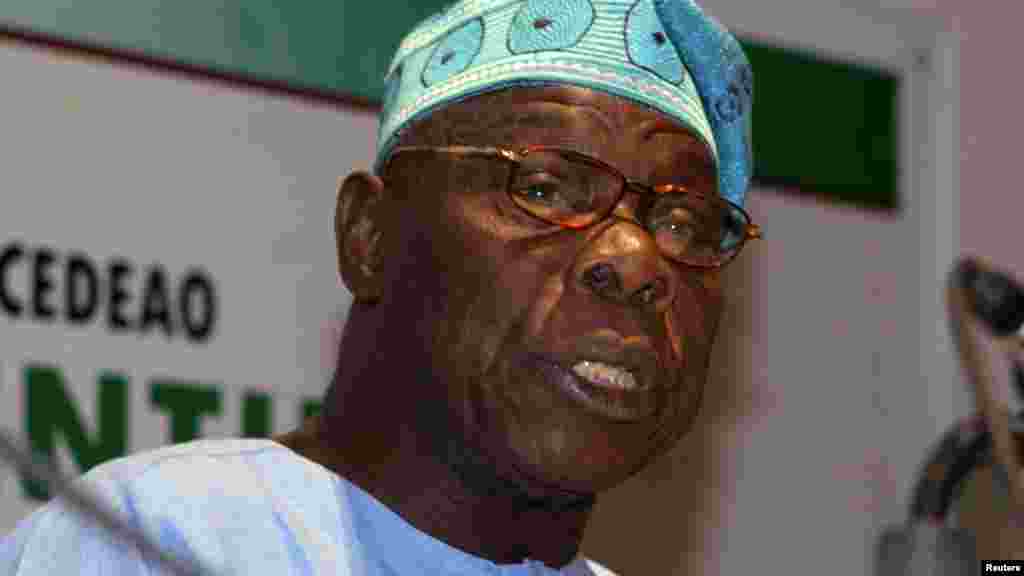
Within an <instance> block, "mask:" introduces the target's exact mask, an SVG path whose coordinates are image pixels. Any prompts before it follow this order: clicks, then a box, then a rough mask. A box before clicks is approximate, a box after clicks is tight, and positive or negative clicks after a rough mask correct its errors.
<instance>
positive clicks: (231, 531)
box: [0, 439, 613, 576]
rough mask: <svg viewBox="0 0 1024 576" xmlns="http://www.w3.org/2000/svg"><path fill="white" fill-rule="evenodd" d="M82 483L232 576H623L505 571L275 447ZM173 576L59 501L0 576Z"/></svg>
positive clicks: (164, 541)
mask: <svg viewBox="0 0 1024 576" xmlns="http://www.w3.org/2000/svg"><path fill="white" fill-rule="evenodd" d="M78 482H79V483H83V484H85V485H86V486H87V487H88V488H89V489H91V490H92V491H94V492H98V493H99V494H100V495H101V496H102V497H103V498H104V499H105V500H106V501H107V502H109V503H110V504H111V505H112V506H114V507H115V508H116V509H117V510H118V511H119V512H120V513H121V514H122V515H123V516H124V517H125V518H127V519H128V520H129V521H130V523H131V524H132V525H134V526H137V527H141V528H142V529H143V530H145V531H146V532H148V533H149V534H151V535H152V536H153V538H154V539H155V540H156V541H158V542H159V543H160V545H161V546H163V547H165V549H167V550H168V551H169V552H171V553H173V554H177V555H182V556H184V557H190V558H198V559H199V560H201V561H203V562H204V563H205V564H206V565H208V566H210V567H212V568H214V569H215V570H218V572H219V573H220V574H224V575H225V576H232V575H246V576H251V575H261V574H267V575H272V576H286V575H296V576H298V575H339V576H340V575H344V576H406V575H409V576H411V575H423V574H439V575H440V574H444V575H459V576H470V575H477V574H494V575H503V576H516V575H522V576H540V575H557V574H561V575H563V576H613V575H612V574H611V572H609V571H607V570H606V569H605V568H603V567H601V566H599V565H597V564H595V563H593V562H591V561H588V560H584V559H579V560H577V561H576V562H574V563H573V564H571V565H570V566H567V567H565V568H563V569H562V570H561V571H556V570H552V569H550V568H548V567H546V566H544V565H543V564H541V563H539V562H529V561H528V562H524V563H522V564H514V565H498V564H494V563H493V562H490V561H488V560H485V559H483V558H479V557H476V556H472V555H470V554H467V553H465V552H462V551H460V550H457V549H455V548H452V547H451V546H448V545H447V544H445V543H444V542H442V541H440V540H437V539H436V538H433V537H431V536H429V535H428V534H426V533H424V532H421V531H419V530H417V529H416V528H414V527H413V526H412V525H410V524H409V523H407V522H406V521H405V520H403V519H402V518H401V517H400V516H398V515H397V514H395V513H393V512H391V511H390V510H389V509H388V508H386V507H385V506H384V505H383V504H381V503H380V502H378V501H377V500H375V499H374V498H373V497H372V496H370V495H369V494H367V493H366V492H364V491H363V490H361V489H359V488H358V487H356V486H355V485H353V484H351V483H349V482H348V481H346V480H344V479H343V478H341V477H339V476H337V475H335V474H333V473H331V472H329V471H328V470H327V469H325V468H323V467H322V466H320V465H318V464H316V463H314V462H312V461H309V460H306V459H305V458H302V457H300V456H298V455H297V454H295V453H294V452H292V451H291V450H289V449H288V448H285V447H284V446H282V445H280V444H277V443H276V442H273V441H271V440H258V439H230V440H200V441H196V442H190V443H187V444H179V445H175V446H170V447H167V448H162V449H159V450H154V451H151V452H145V453H142V454H137V455H134V456H129V457H127V458H121V459H118V460H114V461H111V462H108V463H106V464H104V465H102V466H99V467H97V468H95V469H93V470H92V471H90V472H89V473H88V474H86V475H85V476H83V477H82V478H81V479H80V480H78ZM54 574H79V575H82V576H99V575H104V576H107V575H136V574H139V575H142V574H146V575H151V574H163V572H158V571H157V570H156V569H155V568H154V567H153V566H151V565H147V564H146V562H145V561H143V560H142V559H141V558H140V556H139V554H138V552H137V551H135V550H134V549H132V548H129V547H125V546H122V545H120V544H117V543H115V542H114V541H113V540H112V539H111V537H109V536H108V535H107V534H105V533H104V532H103V531H102V529H100V528H98V527H96V526H95V525H93V524H92V523H91V522H89V521H87V520H83V519H82V518H80V517H78V516H76V515H75V514H74V513H72V512H70V511H69V510H68V508H66V507H65V506H63V505H62V504H61V501H60V500H55V501H53V502H51V503H49V504H47V505H46V506H43V507H42V508H40V509H39V510H37V511H36V512H35V513H33V514H32V515H30V516H28V517H27V518H25V519H24V520H23V521H22V522H21V523H20V524H19V525H18V527H17V528H16V529H15V531H14V532H13V533H12V534H11V535H10V536H8V537H6V538H5V539H4V540H0V575H4V576H44V575H45V576H51V575H54Z"/></svg>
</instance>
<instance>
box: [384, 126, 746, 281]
mask: <svg viewBox="0 0 1024 576" xmlns="http://www.w3.org/2000/svg"><path fill="white" fill-rule="evenodd" d="M545 151H551V152H558V153H560V154H566V155H568V156H570V157H573V158H576V159H578V160H581V161H583V162H585V163H587V164H591V165H593V166H596V167H598V168H602V169H604V170H607V171H608V172H610V173H612V174H614V175H616V176H618V177H619V179H620V180H621V181H622V186H621V188H620V190H619V194H618V196H617V197H616V198H615V201H614V202H612V203H611V204H610V205H609V208H608V209H607V211H606V212H604V213H602V214H599V215H598V216H596V217H595V218H594V221H593V222H590V223H588V224H586V225H583V226H578V227H576V226H567V225H565V224H564V223H561V222H552V221H550V220H548V219H546V218H542V217H540V216H538V215H536V214H534V213H532V212H530V211H529V210H527V209H525V208H523V207H522V206H520V205H519V203H518V202H516V201H515V200H514V199H512V203H513V204H515V205H516V207H517V208H518V209H520V210H522V211H523V212H525V213H526V214H529V215H530V216H531V217H533V218H537V219H539V220H542V221H544V222H548V223H550V224H554V225H556V226H561V227H562V228H563V229H566V230H583V229H586V228H589V227H590V226H593V225H595V224H597V223H599V222H603V221H604V220H606V219H607V218H608V217H609V216H610V215H611V214H612V213H613V212H614V211H615V206H617V205H618V204H619V202H621V201H622V198H623V197H624V196H625V195H626V192H627V190H628V191H630V192H632V193H634V194H639V195H641V196H647V197H651V196H655V197H656V196H660V195H663V194H669V193H681V194H686V195H691V196H693V195H695V196H700V197H705V196H706V194H705V193H704V192H701V191H699V190H692V189H690V188H687V187H686V186H682V185H679V184H655V185H652V184H647V183H645V182H638V181H636V180H631V179H629V178H627V177H626V175H625V174H623V173H622V171H620V170H619V169H618V168H616V167H614V166H612V165H611V164H608V163H607V162H605V161H603V160H600V159H598V158H594V157H593V156H589V155H587V154H584V153H582V152H577V151H576V150H572V149H570V148H564V147H560V146H547V145H534V146H527V147H525V148H521V149H520V150H519V151H518V152H516V151H513V150H509V149H507V148H497V147H481V146H399V147H396V148H395V149H394V150H392V151H391V154H390V155H389V156H388V159H387V160H386V161H385V163H384V165H383V166H382V167H381V170H380V174H381V177H382V178H385V177H386V175H387V173H388V171H389V169H390V168H391V165H392V163H393V161H394V159H395V157H396V156H399V155H401V154H408V153H415V152H421V153H422V152H431V153H440V154H451V155H455V156H480V157H488V158H498V159H501V160H505V161H506V162H509V163H511V164H515V165H516V166H518V165H519V164H520V162H522V160H523V158H524V157H525V156H527V155H528V154H532V153H535V152H545ZM512 175H513V173H509V178H510V179H511V177H512ZM510 183H511V182H510ZM510 189H511V186H510V185H506V186H505V194H508V195H510V196H511V190H510ZM717 199H718V200H719V201H721V202H725V203H726V204H728V205H729V206H730V207H732V209H734V210H736V211H738V212H739V213H740V214H742V215H743V217H744V218H745V219H746V222H747V225H746V229H745V230H744V231H743V238H742V239H741V240H740V241H739V244H738V245H737V246H736V248H735V249H734V250H733V251H732V253H731V254H729V256H728V257H727V258H724V259H722V260H719V261H718V262H715V263H714V264H694V263H691V262H686V261H681V260H676V259H674V258H670V260H672V261H673V262H677V263H679V264H682V265H684V266H691V267H694V268H702V269H718V268H722V267H723V266H725V265H726V264H728V263H729V262H731V261H732V260H733V259H735V258H736V256H737V255H739V253H740V252H741V251H742V250H743V248H744V247H746V244H747V242H749V241H750V240H759V239H762V238H764V233H763V232H762V230H761V226H759V225H757V224H754V223H753V220H752V219H751V217H750V214H749V213H748V212H747V211H746V210H744V209H743V208H742V207H741V206H739V205H738V204H736V203H735V202H731V201H729V200H727V199H725V198H722V197H720V196H717ZM641 227H643V228H644V229H645V230H646V227H645V226H641Z"/></svg>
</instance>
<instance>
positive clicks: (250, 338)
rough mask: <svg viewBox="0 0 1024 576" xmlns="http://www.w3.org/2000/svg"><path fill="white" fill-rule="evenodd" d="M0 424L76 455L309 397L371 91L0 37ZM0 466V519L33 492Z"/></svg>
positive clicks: (302, 406)
mask: <svg viewBox="0 0 1024 576" xmlns="http://www.w3.org/2000/svg"><path fill="white" fill-rule="evenodd" d="M0 77H2V78H3V87H4V89H3V105H2V106H0V126H2V127H3V128H2V131H0V167H2V169H0V197H2V198H3V207H2V208H0V399H2V402H0V425H3V426H4V427H5V428H8V429H10V430H12V431H13V432H14V433H15V434H16V435H17V436H18V437H19V438H20V440H21V441H22V443H23V444H24V445H26V446H30V447H31V448H32V449H33V450H34V451H36V452H38V453H42V454H45V455H47V456H50V457H52V458H54V459H55V461H56V462H57V463H58V464H59V465H60V467H61V470H62V472H64V473H65V474H68V475H78V474H81V473H82V472H83V471H85V470H87V469H89V468H90V467H92V466H95V465H97V464H99V463H101V462H103V461H106V460H109V459H111V458H116V457H119V456H124V455H127V454H130V453H134V452H138V451H141V450H146V449H150V448H155V447H158V446H161V445H164V444H168V443H171V442H182V441H187V440H191V439H194V438H197V437H218V436H266V435H270V434H274V433H278V432H282V431H285V430H288V429H290V428H292V427H294V426H295V425H296V424H297V423H298V422H299V421H300V420H301V418H302V417H303V415H304V414H308V413H310V411H313V410H315V409H316V408H317V407H318V403H319V399H320V398H321V396H322V394H323V393H324V391H325V390H326V385H327V382H328V380H329V378H330V375H331V371H332V369H333V362H334V360H333V357H334V353H335V350H336V348H335V346H336V341H337V336H338V330H339V329H340V325H341V323H342V322H343V320H344V317H345V314H346V313H347V309H348V305H349V303H350V299H351V297H350V295H349V294H348V293H347V291H346V290H345V289H344V287H343V285H342V283H341V281H340V279H339V277H338V274H337V267H336V257H335V245H334V238H333V214H334V206H335V200H336V191H337V187H338V183H339V178H341V177H344V176H345V175H346V174H347V173H348V172H349V171H351V170H352V169H354V168H359V169H362V168H367V167H369V166H370V162H371V160H372V154H373V148H374V146H373V145H374V137H375V130H376V125H375V118H374V116H373V114H372V113H370V112H368V111H361V110H353V109H346V108H343V107H341V106H336V105H330V104H324V103H319V102H315V101H313V100H311V99H302V98H296V97H287V96H281V95H274V94H271V93H269V92H267V91H260V90H255V89H247V88H245V87H243V86H239V85H235V84H228V83H224V82H219V81H214V80H212V79H204V78H201V77H192V76H183V75H181V74H178V73H171V72H168V71H162V70H160V69H156V68H152V67H144V66H138V65H127V64H124V63H119V62H116V61H108V60H100V59H97V58H95V57H86V56H83V55H80V54H78V53H73V52H69V51H67V50H58V49H54V48H43V47H39V46H35V45H31V46H30V45H28V44H25V43H21V42H18V41H13V40H3V41H0ZM48 496H49V495H48V494H47V492H46V490H45V489H44V488H43V487H42V486H37V485H33V484H32V483H30V482H27V481H25V480H24V479H23V478H21V477H20V476H19V475H18V474H16V473H14V472H13V471H12V470H10V469H9V468H2V469H0V534H4V533H7V532H8V531H9V530H10V529H12V528H13V527H14V526H15V524H16V522H17V521H18V520H19V519H21V518H22V517H24V516H25V515H26V514H27V513H28V512H29V511H31V510H32V509H33V508H34V507H36V506H38V505H39V504H40V503H41V502H43V501H45V499H46V498H48Z"/></svg>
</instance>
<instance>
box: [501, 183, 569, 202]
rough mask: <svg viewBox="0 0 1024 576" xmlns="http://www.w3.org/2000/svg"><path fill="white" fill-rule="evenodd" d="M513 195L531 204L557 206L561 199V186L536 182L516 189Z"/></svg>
mask: <svg viewBox="0 0 1024 576" xmlns="http://www.w3.org/2000/svg"><path fill="white" fill-rule="evenodd" d="M512 193H513V194H515V195H516V196H519V197H520V198H522V199H523V200H527V201H529V202H539V203H542V204H555V203H556V202H558V201H559V200H560V198H561V196H560V194H559V185H558V184H556V183H554V182H534V183H530V184H526V185H524V186H522V187H519V188H516V189H515V190H513V191H512Z"/></svg>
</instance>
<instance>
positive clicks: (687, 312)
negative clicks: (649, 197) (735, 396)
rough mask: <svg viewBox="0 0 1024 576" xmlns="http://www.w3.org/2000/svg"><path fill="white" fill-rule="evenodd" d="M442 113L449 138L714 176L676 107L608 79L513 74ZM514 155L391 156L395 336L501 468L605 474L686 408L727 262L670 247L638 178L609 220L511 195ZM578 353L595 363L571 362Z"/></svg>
mask: <svg viewBox="0 0 1024 576" xmlns="http://www.w3.org/2000/svg"><path fill="white" fill-rule="evenodd" d="M445 119H446V121H449V122H456V123H466V124H469V125H471V126H470V128H471V129H467V130H466V131H465V133H460V135H459V136H458V142H456V143H457V144H461V145H472V146H496V147H503V148H508V149H511V150H516V151H518V150H521V149H522V148H524V147H527V146H532V145H554V146H561V147H566V148H570V149H574V150H577V151H579V152H583V153H586V154H589V155H591V156H594V157H596V158H599V159H601V160H604V161H605V162H607V163H609V164H610V165H612V166H614V167H615V168H617V169H619V170H620V171H621V172H622V173H624V174H625V175H626V176H627V177H628V178H630V179H633V180H636V181H639V182H645V183H649V184H667V183H674V184H683V185H686V186H688V187H690V188H692V189H698V190H703V191H705V192H707V193H713V192H714V191H715V189H716V181H717V176H716V173H715V170H714V165H713V162H712V160H711V155H710V153H709V151H708V150H707V149H706V147H705V146H704V145H703V144H702V143H700V142H699V141H698V140H697V139H696V138H695V137H694V136H693V135H692V134H691V133H690V132H689V131H687V130H686V129H684V128H683V127H682V125H681V124H679V123H677V122H675V121H673V120H671V119H669V118H668V117H666V116H664V115H661V114H660V113H657V112H655V111H652V110H650V109H647V108H644V107H642V106H639V105H634V104H632V103H630V102H628V101H625V100H622V99H619V98H616V97H613V96H610V95H607V94H604V93H601V92H596V91H591V90H587V89H582V88H571V87H558V88H553V87H547V88H530V89H523V88H520V89H513V90H507V91H503V92H499V93H494V94H489V95H486V96H482V97H478V98H475V99H473V100H470V101H467V102H463V103H461V104H459V105H457V106H453V107H451V108H450V109H449V110H448V111H447V112H445ZM463 125H464V124H459V125H458V126H463ZM507 170H508V168H507V165H505V164H503V163H501V162H500V161H497V160H495V159H487V158H472V159H459V158H457V157H452V156H444V155H412V154H411V155H409V156H407V157H406V158H405V159H402V158H401V156H400V157H399V158H398V159H396V160H395V162H394V164H393V165H392V167H391V170H390V171H389V173H388V174H387V175H386V176H387V182H388V185H387V188H386V189H385V191H384V196H385V198H386V199H387V198H392V199H393V200H394V202H393V204H392V208H393V210H391V211H390V213H391V216H390V217H389V218H388V219H387V222H388V223H387V224H386V225H384V226H382V228H383V229H382V234H383V239H384V241H383V243H382V244H383V245H384V246H385V248H383V258H384V260H383V261H382V262H381V273H382V277H383V279H384V280H383V285H384V286H386V288H385V294H384V296H383V300H382V302H381V307H382V312H384V313H386V314H388V317H389V318H391V319H393V322H392V325H394V326H395V329H396V332H395V335H394V340H393V341H394V342H395V343H396V345H400V346H402V350H393V351H388V353H392V354H394V355H395V357H396V362H406V363H412V364H416V363H417V362H419V363H421V364H422V366H421V373H422V374H423V375H424V376H425V377H424V378H423V379H422V380H418V381H416V382H409V383H408V385H409V386H413V385H415V386H433V387H436V388H433V389H430V390H418V392H420V397H429V398H434V399H438V400H441V401H442V402H440V404H442V405H443V406H444V407H445V409H446V410H447V418H448V419H449V420H448V423H447V425H448V426H452V429H451V430H450V431H448V432H446V433H449V434H450V433H454V434H456V435H457V436H458V437H459V438H460V439H461V440H460V441H461V442H464V443H467V446H469V447H471V449H472V450H473V451H475V453H477V454H480V455H482V457H484V458H485V459H486V460H487V461H488V463H489V465H491V466H493V467H494V468H495V469H496V470H497V471H498V473H499V475H501V474H509V475H517V476H520V477H521V476H522V475H525V476H526V477H528V478H531V479H533V480H535V481H536V482H538V483H540V484H543V485H549V486H552V487H557V488H559V489H562V490H570V491H579V492H587V493H589V492H599V491H601V490H604V489H607V488H609V487H612V486H614V485H615V484H617V483H619V482H621V481H622V480H624V479H625V478H627V477H629V476H630V475H632V474H634V473H636V472H638V471H639V470H640V469H641V468H643V467H644V466H645V465H646V464H648V463H649V462H650V461H651V460H652V459H653V458H655V457H656V456H658V455H660V454H662V453H664V452H665V451H667V450H668V449H669V448H670V447H671V446H672V445H673V444H674V443H675V441H676V440H678V439H679V437H680V436H682V435H683V434H684V433H685V432H686V431H687V430H688V429H689V427H690V426H691V425H692V423H693V421H694V418H695V416H696V414H697V411H698V408H699V405H700V400H701V396H702V388H703V386H704V381H705V377H706V373H707V365H708V360H709V352H710V347H711V344H712V340H713V336H714V333H715V330H716V326H717V322H718V318H719V314H720V309H721V288H720V286H719V279H718V276H717V275H716V274H715V273H713V272H708V271H703V270H699V269H695V268H690V267H687V266H685V265H682V264H677V263H674V262H672V261H670V260H668V259H666V258H665V257H663V256H662V255H661V253H660V252H659V250H658V248H657V246H656V244H655V242H654V239H653V237H652V236H651V235H650V233H649V232H648V231H646V230H645V229H643V228H642V227H641V226H640V225H639V224H638V223H637V221H636V220H635V218H636V213H635V211H634V208H635V206H636V202H637V198H636V197H635V196H633V195H626V196H625V197H624V198H623V199H622V201H621V202H620V204H619V205H618V206H617V207H616V210H615V212H614V213H613V214H612V215H611V216H609V218H607V219H606V220H604V221H601V222H599V223H597V224H594V225H592V226H590V227H588V228H584V229H581V230H567V229H562V228H560V227H558V226H556V225H552V224H548V223H546V222H543V221H541V220H538V219H536V218H534V217H532V216H530V215H528V214H526V213H525V212H523V211H522V210H521V209H520V208H519V207H517V205H516V204H515V203H514V202H513V201H512V200H511V199H510V198H509V196H508V195H507V194H506V191H505V189H504V186H505V183H506V180H505V179H506V177H507V174H508V171H507ZM643 292H646V293H647V296H650V298H647V299H645V298H643V297H642V296H641V293H643ZM385 311H386V312H385ZM424 345H425V346H426V349H425V350H424V352H423V353H422V356H421V357H420V358H419V360H417V352H415V351H414V349H415V348H416V347H418V348H421V349H422V348H424ZM382 353H383V351H382ZM584 361H589V362H590V363H591V364H590V367H589V368H586V369H583V370H581V373H582V374H584V375H586V376H589V377H591V378H593V379H594V380H589V381H588V380H587V379H586V378H584V377H581V376H580V375H579V373H577V372H575V371H574V370H573V368H574V366H582V365H580V364H579V363H580V362H584ZM598 363H600V364H604V365H607V366H612V367H616V368H618V369H620V370H628V371H629V372H630V373H631V374H632V376H633V379H634V380H635V382H636V384H637V387H636V389H631V390H625V391H615V390H612V389H610V388H608V386H609V383H608V380H612V381H614V380H616V378H618V377H620V375H619V373H618V372H617V371H616V370H611V371H609V370H606V369H604V368H601V367H599V366H598V367H597V368H595V366H597V364H598ZM588 370H589V372H588ZM618 382H619V383H620V384H622V383H623V381H622V380H618ZM424 406H426V404H424ZM425 409H426V408H425Z"/></svg>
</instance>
